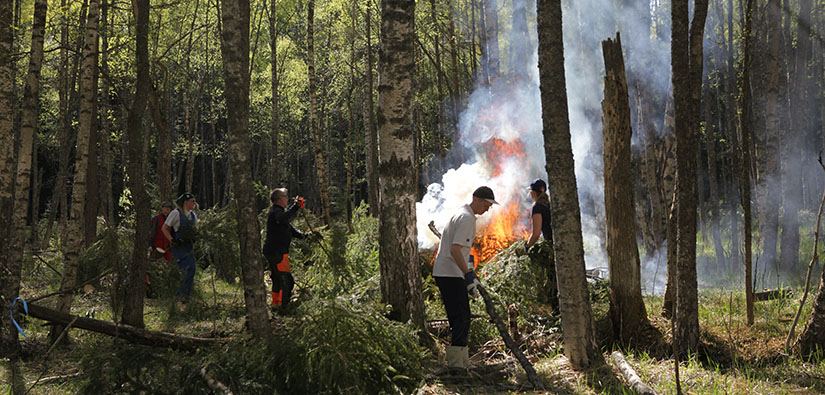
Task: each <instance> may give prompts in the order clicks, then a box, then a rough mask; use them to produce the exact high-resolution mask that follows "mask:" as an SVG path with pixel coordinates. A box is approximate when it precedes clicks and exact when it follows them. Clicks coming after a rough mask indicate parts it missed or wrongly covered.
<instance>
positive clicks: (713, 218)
mask: <svg viewBox="0 0 825 395" xmlns="http://www.w3.org/2000/svg"><path fill="white" fill-rule="evenodd" d="M707 86H711V83H710V81H708V84H707ZM706 91H708V90H706ZM710 103H711V100H710V97H706V98H705V101H704V102H703V106H704V108H705V114H707V115H706V116H705V120H706V121H705V122H706V123H705V124H706V125H711V122H709V120H710V118H711V111H710ZM706 130H707V137H708V138H707V142H708V183H709V184H710V188H709V189H710V234H711V240H712V241H713V249H714V251H715V252H716V270H717V271H719V272H721V271H722V270H724V268H725V267H727V263H726V258H727V257H726V256H725V248H724V246H723V244H722V232H721V230H720V224H719V222H720V221H719V204H720V200H719V199H720V195H719V166H718V163H717V161H718V160H719V158H718V156H717V154H716V144H717V142H718V137H717V135H716V132H717V130H716V129H715V128H712V127H708V128H707V129H706Z"/></svg>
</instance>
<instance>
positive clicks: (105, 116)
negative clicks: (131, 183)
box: [99, 0, 115, 226]
mask: <svg viewBox="0 0 825 395" xmlns="http://www.w3.org/2000/svg"><path fill="white" fill-rule="evenodd" d="M109 8H110V3H109V0H104V1H103V3H102V4H101V8H100V17H101V19H102V20H103V23H101V26H100V73H101V74H102V75H103V76H104V77H103V82H102V84H101V87H100V92H101V95H102V96H101V97H100V105H99V106H100V149H101V151H103V152H102V154H101V160H102V161H103V163H102V169H103V177H102V181H103V185H101V189H102V190H103V191H102V193H101V198H102V200H103V201H102V202H101V204H102V205H103V215H104V217H105V218H106V224H107V225H108V226H113V225H114V222H115V202H114V197H113V196H112V170H113V165H112V144H111V141H110V140H109V136H110V135H111V132H110V131H111V129H112V122H111V120H110V119H109V113H110V112H111V106H110V105H109V88H110V85H111V84H110V79H109V31H110V30H109Z"/></svg>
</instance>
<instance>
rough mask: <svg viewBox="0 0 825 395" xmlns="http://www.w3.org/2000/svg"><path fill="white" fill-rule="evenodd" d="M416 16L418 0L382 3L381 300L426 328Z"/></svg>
mask: <svg viewBox="0 0 825 395" xmlns="http://www.w3.org/2000/svg"><path fill="white" fill-rule="evenodd" d="M310 1H311V0H310ZM414 16H415V1H414V0H382V1H381V40H380V42H381V50H380V51H379V57H378V71H379V73H380V78H379V81H380V83H379V85H378V92H380V93H379V95H378V130H379V132H378V138H379V144H380V145H381V150H380V157H379V167H378V169H379V184H380V187H381V191H380V194H381V201H380V204H381V208H380V213H381V215H380V216H379V218H380V221H379V228H380V231H379V236H378V246H379V257H380V259H379V265H380V269H381V295H382V300H383V301H384V302H385V303H388V304H390V305H391V306H392V311H391V313H390V316H391V317H392V318H393V319H395V320H398V321H401V322H405V321H407V320H412V322H413V324H414V325H415V326H416V327H420V328H423V327H424V319H425V316H424V298H423V297H422V294H421V290H422V285H421V270H420V268H419V262H418V241H417V240H418V234H417V230H416V226H415V224H416V220H415V202H416V200H418V199H417V198H418V196H417V191H418V188H417V185H418V171H417V167H416V164H415V160H414V152H413V151H414V149H413V147H414V145H415V140H414V130H413V128H412V104H413V95H414V92H413V89H412V82H413V81H412V79H413V70H414V67H415V64H414V61H413V59H414V58H413V56H414V55H413V43H414V42H415V19H414Z"/></svg>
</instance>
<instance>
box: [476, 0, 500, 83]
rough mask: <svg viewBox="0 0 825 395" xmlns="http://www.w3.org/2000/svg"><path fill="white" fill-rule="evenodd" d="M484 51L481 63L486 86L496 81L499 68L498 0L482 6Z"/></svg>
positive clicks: (488, 1)
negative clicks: (486, 74)
mask: <svg viewBox="0 0 825 395" xmlns="http://www.w3.org/2000/svg"><path fill="white" fill-rule="evenodd" d="M484 23H485V30H484V47H485V49H486V51H484V53H483V55H484V57H483V59H482V60H481V61H482V62H483V63H485V64H486V65H487V72H488V77H487V78H488V80H487V81H485V82H486V83H487V84H488V85H492V84H493V82H494V81H495V80H496V79H498V76H499V73H500V71H499V70H500V68H501V66H500V65H499V63H500V60H499V56H500V55H499V47H498V0H487V1H486V3H485V4H484Z"/></svg>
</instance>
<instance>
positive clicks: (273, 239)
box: [262, 188, 311, 312]
mask: <svg viewBox="0 0 825 395" xmlns="http://www.w3.org/2000/svg"><path fill="white" fill-rule="evenodd" d="M269 200H270V201H271V202H272V207H271V208H270V209H269V214H268V215H267V216H266V238H265V239H264V246H263V249H262V252H263V254H264V257H265V258H266V261H267V263H268V264H269V278H270V279H271V280H272V309H273V310H278V309H280V311H281V312H283V311H284V310H285V309H286V307H287V305H288V304H289V299H290V298H291V297H292V287H293V286H294V285H295V279H294V278H293V277H292V273H291V272H290V268H289V245H290V243H292V238H293V237H296V238H299V239H303V238H306V237H308V236H309V235H310V233H311V232H308V233H302V232H299V231H298V230H296V229H295V228H294V227H293V226H292V224H291V223H290V222H292V220H293V219H295V216H296V215H297V214H298V210H300V209H302V208H304V199H302V198H300V197H296V198H295V201H294V202H293V203H292V205H290V206H289V207H287V203H288V202H289V198H287V189H286V188H278V189H275V190H273V191H272V193H270V194H269Z"/></svg>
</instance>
